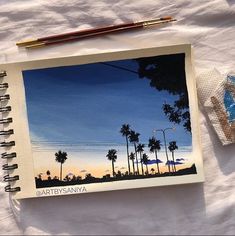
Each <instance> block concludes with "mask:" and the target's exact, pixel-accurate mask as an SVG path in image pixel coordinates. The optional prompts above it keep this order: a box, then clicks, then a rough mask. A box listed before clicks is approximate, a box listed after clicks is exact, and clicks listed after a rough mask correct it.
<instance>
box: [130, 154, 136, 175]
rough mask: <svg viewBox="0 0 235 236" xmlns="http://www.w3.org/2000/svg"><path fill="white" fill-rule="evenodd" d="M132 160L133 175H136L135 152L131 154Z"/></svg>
mask: <svg viewBox="0 0 235 236" xmlns="http://www.w3.org/2000/svg"><path fill="white" fill-rule="evenodd" d="M130 160H132V164H133V174H135V163H134V161H135V154H134V153H133V152H131V153H130Z"/></svg>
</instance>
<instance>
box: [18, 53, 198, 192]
mask: <svg viewBox="0 0 235 236" xmlns="http://www.w3.org/2000/svg"><path fill="white" fill-rule="evenodd" d="M23 78H24V86H25V94H26V104H27V113H28V121H29V130H30V138H31V143H32V153H33V161H34V175H35V184H36V187H37V188H43V187H53V186H65V185H80V184H89V183H97V184H99V183H103V182H114V181H124V180H126V181H128V180H136V179H146V178H156V179H160V178H165V177H177V176H182V175H193V174H197V170H196V166H195V160H194V158H195V157H194V155H192V134H191V123H190V112H189V102H188V91H187V86H186V78H185V54H183V53H180V54H172V55H162V56H155V57H144V58H137V59H127V60H119V61H109V62H99V63H92V64H84V65H73V66H63V67H54V68H45V69H34V70H25V71H23Z"/></svg>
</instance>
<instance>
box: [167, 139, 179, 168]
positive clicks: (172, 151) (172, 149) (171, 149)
mask: <svg viewBox="0 0 235 236" xmlns="http://www.w3.org/2000/svg"><path fill="white" fill-rule="evenodd" d="M168 149H169V150H170V151H171V154H172V159H173V171H175V172H176V166H175V156H174V151H175V150H176V149H178V146H177V145H176V141H172V142H169V146H168Z"/></svg>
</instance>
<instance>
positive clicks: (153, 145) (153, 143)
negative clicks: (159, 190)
mask: <svg viewBox="0 0 235 236" xmlns="http://www.w3.org/2000/svg"><path fill="white" fill-rule="evenodd" d="M148 147H149V150H150V152H154V153H155V157H156V164H157V172H158V174H160V170H159V163H158V157H157V152H158V151H159V150H160V149H161V142H160V140H157V139H156V138H155V137H152V138H150V139H149V144H148Z"/></svg>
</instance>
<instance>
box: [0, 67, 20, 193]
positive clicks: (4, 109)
mask: <svg viewBox="0 0 235 236" xmlns="http://www.w3.org/2000/svg"><path fill="white" fill-rule="evenodd" d="M5 76H7V73H6V71H0V80H1V81H2V79H3V78H4V77H5ZM7 88H8V83H0V90H7ZM8 100H10V95H9V94H4V95H0V104H1V106H0V113H7V114H8V113H9V112H10V111H11V106H3V104H4V103H5V102H7V101H8ZM12 122H13V119H12V118H11V117H7V118H2V119H0V124H1V125H7V124H9V123H12ZM13 134H14V130H13V129H8V130H1V131H0V136H10V135H13ZM12 146H15V141H5V140H4V141H3V142H0V147H6V148H11V147H12ZM16 156H17V155H16V153H15V152H4V153H1V158H2V159H6V160H10V159H13V158H15V157H16ZM17 168H18V165H17V164H9V163H6V164H4V165H3V166H2V169H3V170H5V171H7V172H8V173H7V175H5V176H4V177H3V181H4V182H7V183H8V185H7V186H6V187H5V191H6V192H18V191H20V187H12V185H11V183H12V182H15V181H17V180H19V175H14V176H10V174H9V171H13V170H15V169H17Z"/></svg>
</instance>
